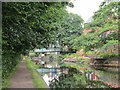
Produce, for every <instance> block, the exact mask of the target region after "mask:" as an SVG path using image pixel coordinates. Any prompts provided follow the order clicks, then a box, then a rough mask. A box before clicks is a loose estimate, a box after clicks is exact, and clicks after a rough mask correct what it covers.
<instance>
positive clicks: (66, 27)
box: [57, 13, 83, 47]
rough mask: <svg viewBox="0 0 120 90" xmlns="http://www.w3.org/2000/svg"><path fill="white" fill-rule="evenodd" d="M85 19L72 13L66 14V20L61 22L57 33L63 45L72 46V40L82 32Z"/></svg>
mask: <svg viewBox="0 0 120 90" xmlns="http://www.w3.org/2000/svg"><path fill="white" fill-rule="evenodd" d="M82 23H83V19H82V18H81V17H80V16H78V15H76V14H72V13H68V14H66V15H65V17H64V20H62V21H61V22H60V28H59V31H58V34H57V40H58V41H59V44H60V45H61V46H64V45H68V46H69V47H71V43H70V41H71V40H73V39H75V38H76V37H79V36H80V35H81V33H82V30H83V28H82Z"/></svg>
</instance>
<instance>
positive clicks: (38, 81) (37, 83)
mask: <svg viewBox="0 0 120 90" xmlns="http://www.w3.org/2000/svg"><path fill="white" fill-rule="evenodd" d="M26 65H27V68H28V69H29V70H30V71H31V73H32V77H33V84H34V87H35V88H48V87H47V86H46V84H45V82H44V80H43V79H42V77H40V75H39V74H38V73H37V71H36V67H35V65H34V64H32V63H31V60H30V59H28V58H27V57H26Z"/></svg>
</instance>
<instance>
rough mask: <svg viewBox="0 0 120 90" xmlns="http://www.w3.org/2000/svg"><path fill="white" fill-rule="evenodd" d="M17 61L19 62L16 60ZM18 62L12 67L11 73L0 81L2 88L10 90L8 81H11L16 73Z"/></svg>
mask: <svg viewBox="0 0 120 90" xmlns="http://www.w3.org/2000/svg"><path fill="white" fill-rule="evenodd" d="M18 61H19V62H20V61H21V60H18ZM19 62H18V63H17V65H16V66H15V67H14V69H13V70H12V72H11V73H10V74H9V76H8V78H6V79H2V88H10V87H11V81H10V80H11V77H12V76H13V75H14V74H15V73H16V71H17V69H18V65H19Z"/></svg>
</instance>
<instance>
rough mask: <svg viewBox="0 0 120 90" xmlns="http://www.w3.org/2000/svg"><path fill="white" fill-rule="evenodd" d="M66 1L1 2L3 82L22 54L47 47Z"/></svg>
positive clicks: (53, 35) (51, 40)
mask: <svg viewBox="0 0 120 90" xmlns="http://www.w3.org/2000/svg"><path fill="white" fill-rule="evenodd" d="M67 5H69V2H19V3H18V2H3V3H2V9H3V10H2V15H3V17H2V29H3V30H2V39H3V40H2V50H3V51H2V54H3V58H2V66H3V72H2V78H3V79H6V78H7V77H8V76H9V75H10V73H11V72H12V71H13V70H14V67H15V66H16V65H17V64H18V63H19V59H18V58H20V57H21V54H23V55H25V54H28V52H29V51H30V50H32V49H34V48H42V47H48V44H49V43H53V42H54V40H53V38H54V37H55V33H56V32H57V30H58V28H59V27H58V24H59V21H60V20H62V19H63V17H64V14H66V12H67V11H66V10H65V8H66V6H67Z"/></svg>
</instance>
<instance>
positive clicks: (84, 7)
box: [67, 0, 104, 21]
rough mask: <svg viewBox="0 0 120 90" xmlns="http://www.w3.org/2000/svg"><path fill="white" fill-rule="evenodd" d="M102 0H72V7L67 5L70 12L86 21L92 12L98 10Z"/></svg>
mask: <svg viewBox="0 0 120 90" xmlns="http://www.w3.org/2000/svg"><path fill="white" fill-rule="evenodd" d="M103 1H104V0H72V2H73V4H74V8H70V7H67V11H68V12H70V13H74V14H78V15H80V16H81V17H82V18H83V20H84V21H87V20H88V19H89V18H90V17H91V16H93V15H94V12H95V11H97V10H99V5H100V4H101V2H103Z"/></svg>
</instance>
